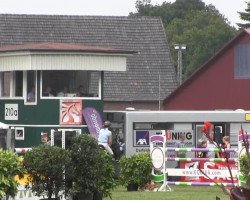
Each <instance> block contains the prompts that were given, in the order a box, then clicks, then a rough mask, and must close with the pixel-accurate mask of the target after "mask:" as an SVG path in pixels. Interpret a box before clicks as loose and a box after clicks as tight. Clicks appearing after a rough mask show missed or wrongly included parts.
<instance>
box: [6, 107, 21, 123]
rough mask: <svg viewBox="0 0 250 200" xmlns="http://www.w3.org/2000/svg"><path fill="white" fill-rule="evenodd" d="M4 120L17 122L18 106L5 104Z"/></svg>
mask: <svg viewBox="0 0 250 200" xmlns="http://www.w3.org/2000/svg"><path fill="white" fill-rule="evenodd" d="M4 119H5V120H18V104H5V109H4Z"/></svg>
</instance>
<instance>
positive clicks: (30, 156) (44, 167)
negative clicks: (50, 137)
mask: <svg viewBox="0 0 250 200" xmlns="http://www.w3.org/2000/svg"><path fill="white" fill-rule="evenodd" d="M69 163H70V156H69V153H68V152H67V151H66V150H65V149H62V148H59V147H56V146H50V145H46V144H43V145H39V146H37V147H35V148H33V149H32V150H31V151H28V152H26V153H25V155H24V167H25V169H26V171H27V173H28V175H29V176H28V179H29V181H31V186H29V185H27V187H31V190H32V192H35V194H36V195H38V196H42V195H44V194H45V195H46V196H47V197H48V199H51V197H52V195H55V197H56V198H58V193H59V191H61V190H63V189H64V186H65V179H64V173H65V166H67V165H69Z"/></svg>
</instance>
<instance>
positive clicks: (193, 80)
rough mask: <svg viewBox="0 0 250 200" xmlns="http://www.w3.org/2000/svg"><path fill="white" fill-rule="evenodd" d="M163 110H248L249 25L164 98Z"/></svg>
mask: <svg viewBox="0 0 250 200" xmlns="http://www.w3.org/2000/svg"><path fill="white" fill-rule="evenodd" d="M163 107H164V109H165V110H215V109H244V110H250V29H245V30H242V31H241V32H239V34H238V35H236V36H235V37H234V38H233V39H232V40H231V41H230V42H228V43H227V44H226V45H225V46H224V47H223V48H222V49H221V50H220V51H219V52H218V53H217V54H215V55H214V56H213V57H212V58H211V59H210V60H208V61H207V62H206V63H205V64H204V65H203V66H201V67H200V68H199V69H198V70H197V71H196V72H195V73H194V74H193V75H192V76H191V77H189V78H188V79H187V80H186V81H185V82H183V84H182V85H180V86H179V87H178V88H177V89H176V90H175V91H174V92H172V93H171V94H170V95H169V96H168V97H167V98H166V99H165V100H164V101H163Z"/></svg>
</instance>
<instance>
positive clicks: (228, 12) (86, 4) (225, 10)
mask: <svg viewBox="0 0 250 200" xmlns="http://www.w3.org/2000/svg"><path fill="white" fill-rule="evenodd" d="M174 1H175V0H166V2H174ZM186 1H188V0H186ZM203 1H204V2H205V3H206V4H210V3H211V4H213V5H214V6H215V7H216V8H217V9H218V10H219V11H220V13H221V14H223V15H224V16H225V17H226V18H227V19H228V20H229V21H230V22H231V24H232V25H235V24H236V23H237V22H242V21H241V20H240V17H239V15H238V13H237V11H245V9H246V7H247V5H246V3H245V1H246V0H203ZM135 2H136V0H0V13H1V14H6V13H8V14H63V15H110V16H127V15H128V14H129V13H130V12H135V11H136V9H135ZM151 2H152V4H157V3H158V4H161V3H162V2H164V0H151Z"/></svg>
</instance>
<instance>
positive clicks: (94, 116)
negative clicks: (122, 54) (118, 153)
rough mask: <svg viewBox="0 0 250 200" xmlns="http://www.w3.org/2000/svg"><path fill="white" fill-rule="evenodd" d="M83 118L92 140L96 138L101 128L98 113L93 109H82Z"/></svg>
mask: <svg viewBox="0 0 250 200" xmlns="http://www.w3.org/2000/svg"><path fill="white" fill-rule="evenodd" d="M83 116H84V119H85V121H86V123H87V126H88V129H89V132H90V134H91V135H92V136H93V137H94V138H98V135H99V132H100V130H101V128H102V118H101V116H100V113H99V112H98V111H97V110H96V109H95V108H93V107H87V108H84V109H83Z"/></svg>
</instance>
